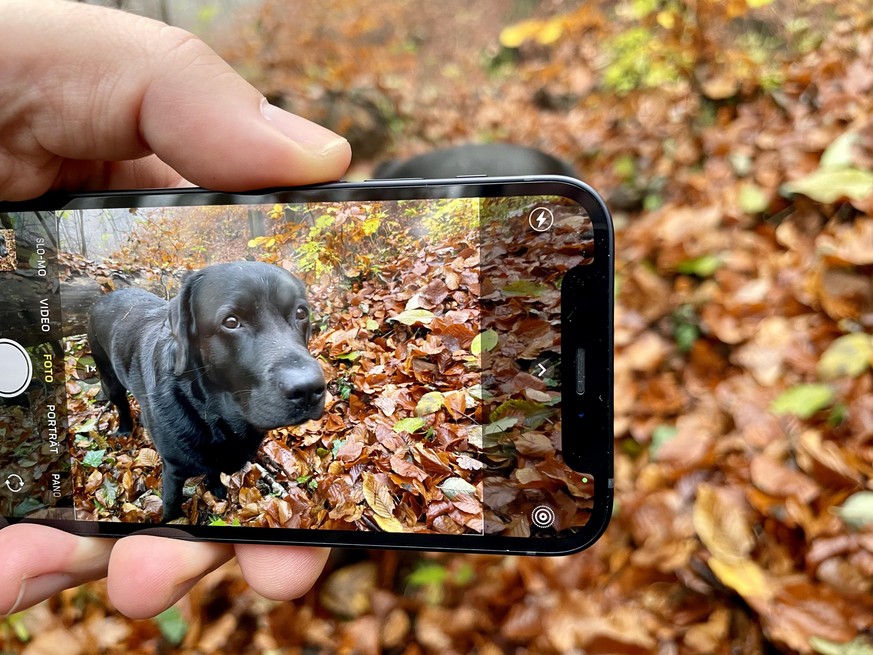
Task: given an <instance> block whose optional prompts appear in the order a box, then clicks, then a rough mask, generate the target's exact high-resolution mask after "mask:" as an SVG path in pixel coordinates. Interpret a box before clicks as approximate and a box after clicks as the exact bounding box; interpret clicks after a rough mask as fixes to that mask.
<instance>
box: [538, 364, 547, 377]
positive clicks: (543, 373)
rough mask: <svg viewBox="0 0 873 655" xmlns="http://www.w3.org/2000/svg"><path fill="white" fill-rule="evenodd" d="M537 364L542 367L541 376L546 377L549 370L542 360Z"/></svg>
mask: <svg viewBox="0 0 873 655" xmlns="http://www.w3.org/2000/svg"><path fill="white" fill-rule="evenodd" d="M537 366H539V367H540V372H539V376H540V377H541V378H544V377H546V373H547V372H548V370H547V369H546V367H545V366H543V363H542V362H539V363H538V364H537Z"/></svg>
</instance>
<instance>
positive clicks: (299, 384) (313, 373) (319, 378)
mask: <svg viewBox="0 0 873 655" xmlns="http://www.w3.org/2000/svg"><path fill="white" fill-rule="evenodd" d="M279 388H280V389H281V391H282V394H283V395H284V396H285V397H286V398H287V399H288V400H290V401H292V402H293V403H294V404H296V405H300V406H301V407H306V406H309V405H315V404H317V403H320V402H321V401H322V400H323V399H324V392H325V388H326V387H325V383H324V375H322V373H321V370H317V369H314V368H313V369H304V370H291V371H286V372H285V373H284V374H283V375H282V376H281V377H280V379H279Z"/></svg>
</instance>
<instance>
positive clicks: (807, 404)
mask: <svg viewBox="0 0 873 655" xmlns="http://www.w3.org/2000/svg"><path fill="white" fill-rule="evenodd" d="M832 402H834V390H833V389H832V388H831V387H830V386H828V385H827V384H820V383H813V384H798V385H796V386H793V387H791V388H790V389H787V390H785V391H783V392H782V393H781V394H779V397H778V398H776V400H774V401H773V403H772V404H771V405H770V409H771V410H772V411H773V413H774V414H794V415H795V416H797V417H799V418H804V419H805V418H810V417H811V416H812V415H813V414H815V413H816V412H818V411H819V410H821V409H824V408H825V407H827V406H828V405H830V404H831V403H832Z"/></svg>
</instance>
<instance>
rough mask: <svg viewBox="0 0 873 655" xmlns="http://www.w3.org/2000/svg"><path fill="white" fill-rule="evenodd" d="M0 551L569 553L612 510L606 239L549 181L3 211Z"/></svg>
mask: <svg viewBox="0 0 873 655" xmlns="http://www.w3.org/2000/svg"><path fill="white" fill-rule="evenodd" d="M0 222H2V229H0V526H2V525H4V524H11V523H15V522H20V521H27V522H38V523H43V524H47V525H51V526H55V527H58V528H62V529H65V530H69V531H72V532H75V533H78V534H82V535H105V536H112V537H118V536H123V535H127V534H132V533H142V532H147V533H153V534H161V533H166V534H174V535H182V536H183V537H184V538H191V539H204V540H215V541H232V542H258V543H275V544H308V545H324V546H352V547H354V546H358V547H386V548H409V549H426V550H452V551H468V552H492V553H517V554H526V555H545V554H566V553H570V552H574V551H577V550H580V549H582V548H585V547H587V546H589V545H591V544H592V543H593V542H594V541H595V540H596V539H597V538H598V537H599V536H600V535H601V534H602V533H603V531H604V530H605V528H606V526H607V523H608V522H609V518H610V514H611V508H612V498H613V450H612V449H613V412H612V405H613V375H612V369H613V340H612V319H613V268H614V265H613V228H612V222H611V218H610V216H609V212H608V210H607V208H606V206H605V205H604V203H603V201H602V199H601V198H600V197H599V196H598V194H597V193H596V192H595V191H594V190H593V189H591V188H590V187H589V186H587V185H586V184H584V183H582V182H579V181H578V180H574V179H572V178H567V177H562V176H533V177H508V178H486V177H466V178H457V179H446V180H427V181H424V180H387V181H366V182H360V183H347V182H338V183H333V184H326V185H318V186H311V187H300V188H283V189H267V190H260V191H254V192H246V193H218V192H213V191H207V190H203V189H196V188H190V189H164V190H149V191H119V192H105V193H82V194H73V195H62V196H58V195H54V196H45V197H43V198H40V199H38V200H33V201H29V202H24V203H5V204H0Z"/></svg>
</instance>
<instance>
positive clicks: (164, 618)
mask: <svg viewBox="0 0 873 655" xmlns="http://www.w3.org/2000/svg"><path fill="white" fill-rule="evenodd" d="M154 621H155V623H157V624H158V629H159V630H160V631H161V634H162V635H163V636H164V639H166V640H167V641H168V642H170V644H172V645H173V646H178V645H179V644H181V643H182V640H183V639H184V638H185V635H186V634H188V621H186V620H185V617H184V616H182V612H181V611H180V610H179V608H178V607H170V608H169V609H166V610H164V611H163V612H161V613H160V614H158V615H157V616H156V617H155V619H154Z"/></svg>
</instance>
